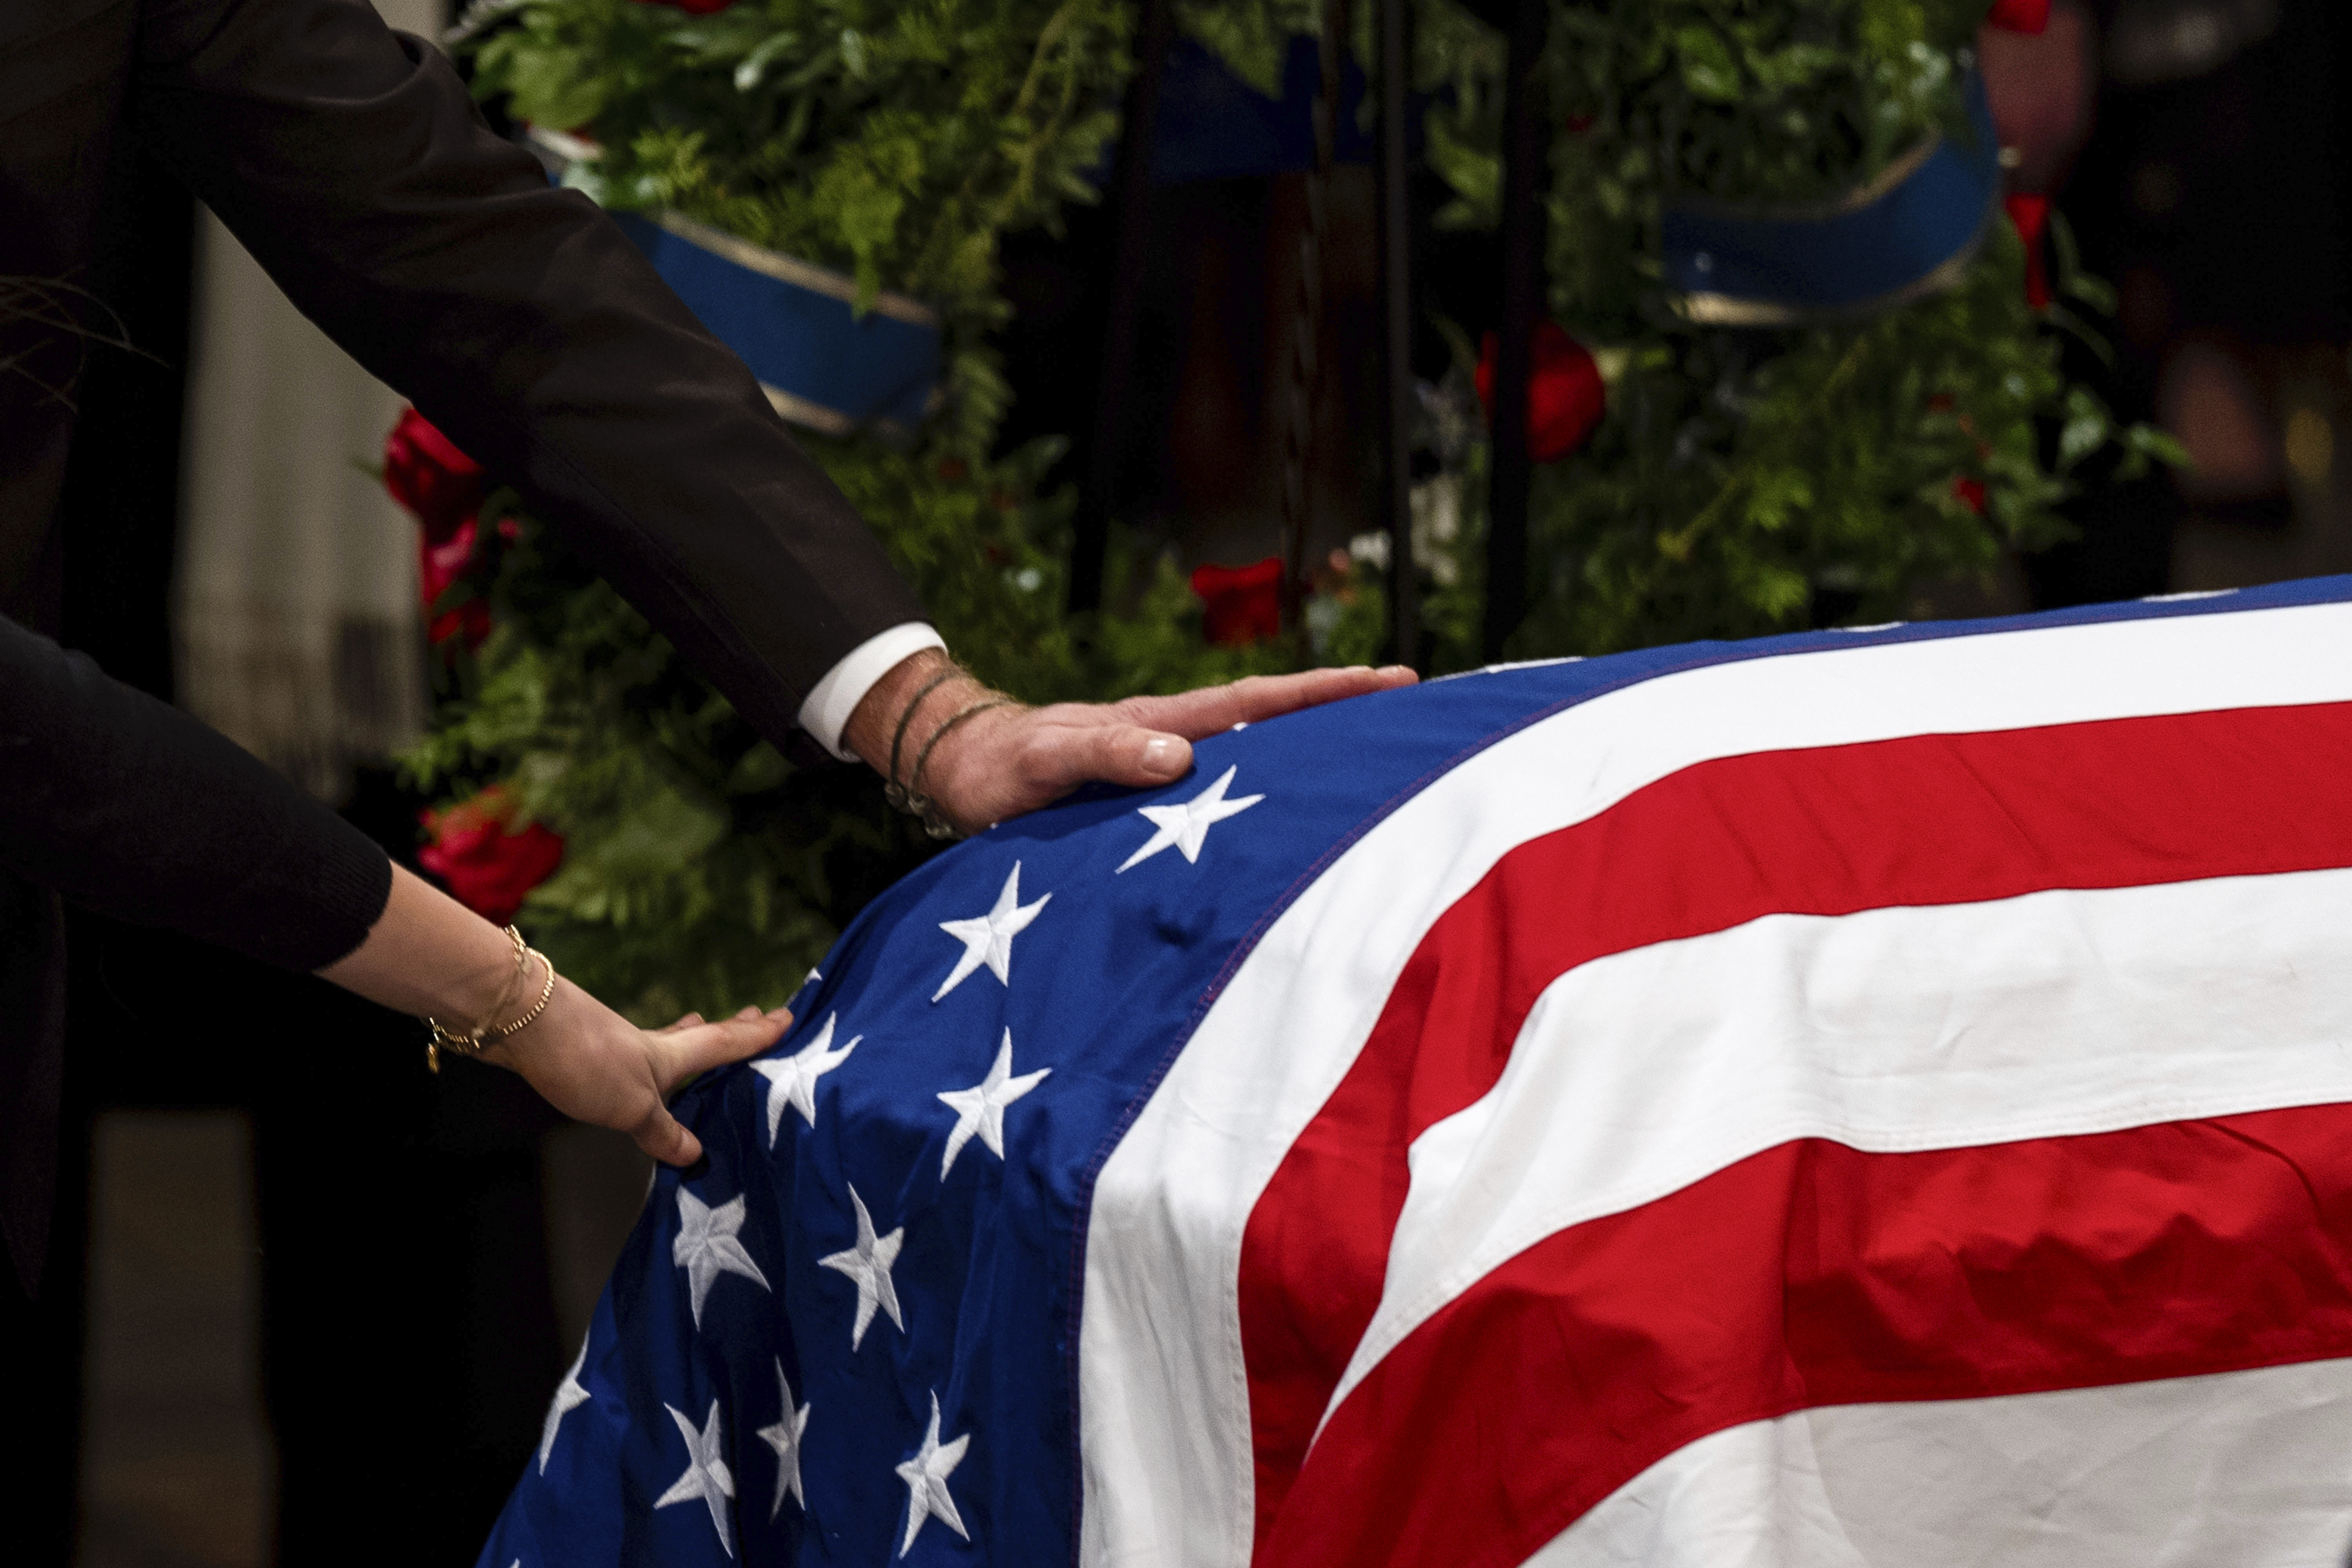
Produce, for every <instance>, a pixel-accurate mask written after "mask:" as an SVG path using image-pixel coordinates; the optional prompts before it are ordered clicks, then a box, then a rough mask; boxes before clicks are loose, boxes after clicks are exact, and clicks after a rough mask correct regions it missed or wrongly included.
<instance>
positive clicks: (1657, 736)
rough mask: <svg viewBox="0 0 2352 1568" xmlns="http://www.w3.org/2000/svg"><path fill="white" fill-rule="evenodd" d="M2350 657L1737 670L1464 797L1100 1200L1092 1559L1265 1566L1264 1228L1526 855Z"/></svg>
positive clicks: (1655, 693) (1376, 857) (2129, 632)
mask: <svg viewBox="0 0 2352 1568" xmlns="http://www.w3.org/2000/svg"><path fill="white" fill-rule="evenodd" d="M2347 649H2352V605H2333V604H2331V605H2309V606H2299V607H2295V608H2291V609H2273V610H2254V611H2239V612H2230V613H2220V614H2211V615H2200V616H2180V617H2169V618H2160V619H2149V620H2131V621H2113V622H2105V623H2097V624H2093V625H2085V626H2057V627H2037V628H2035V629H2032V630H2029V631H2020V632H2004V633H1999V634H1989V635H1982V636H1974V637H1949V638H1942V639H1934V640H1928V641H1922V642H1914V643H1893V644H1884V645H1878V646H1874V647H1838V648H1832V649H1829V650H1825V651H1822V652H1818V653H1808V654H1802V655H1796V656H1790V657H1784V658H1768V659H1751V660H1745V661H1740V662H1736V663H1731V664H1721V665H1711V666H1706V667H1704V668H1697V669H1693V670H1687V671H1685V672H1683V673H1680V674H1676V675H1671V676H1665V677H1662V678H1660V679H1654V680H1648V681H1643V682H1642V683H1640V684H1638V685H1636V686H1633V687H1629V688H1626V689H1622V690H1620V691H1615V692H1611V693H1609V694H1607V695H1605V696H1602V697H1599V698H1595V699H1593V700H1591V701H1589V702H1585V703H1582V704H1580V705H1579V706H1577V707H1575V708H1571V709H1570V710H1567V711H1565V712H1563V713H1560V714H1559V715H1557V716H1555V717H1553V718H1552V719H1549V720H1547V721H1544V722H1542V723H1540V724H1537V725H1534V726H1531V727H1530V728H1528V729H1527V730H1524V731H1520V732H1519V733H1517V734H1516V735H1513V736H1511V737H1510V738H1509V739H1507V740H1506V741H1503V742H1499V743H1498V744H1496V745H1495V746H1493V747H1490V748H1488V749H1487V750H1486V751H1485V752H1481V753H1480V754H1479V755H1477V756H1475V757H1473V758H1472V759H1470V761H1468V762H1467V763H1464V764H1463V765H1462V766H1460V767H1458V768H1456V769H1454V771H1453V772H1451V773H1447V774H1446V775H1445V776H1444V777H1443V778H1441V779H1439V780H1437V781H1436V782H1435V783H1434V784H1432V785H1431V786H1430V787H1429V788H1428V789H1426V790H1424V791H1423V792H1422V793H1421V794H1420V795H1417V796H1415V797H1414V798H1413V799H1412V800H1411V801H1409V802H1407V803H1406V804H1405V805H1403V806H1402V807H1400V808H1399V809H1398V810H1397V811H1396V812H1395V813H1394V814H1392V815H1391V816H1389V817H1388V818H1387V819H1386V820H1385V821H1383V822H1381V824H1379V825H1378V826H1375V827H1374V828H1373V829H1372V830H1371V831H1370V832H1369V833H1367V834H1366V835H1365V836H1364V837H1363V838H1362V839H1360V840H1359V841H1358V842H1357V844H1356V845H1355V846H1354V847H1351V848H1350V849H1349V851H1348V852H1347V853H1346V854H1345V855H1343V856H1341V857H1340V858H1339V860H1338V861H1337V862H1336V863H1335V864H1334V865H1333V866H1332V867H1331V868H1330V869H1328V871H1326V872H1325V873H1324V875H1323V876H1322V877H1321V878H1319V879H1318V880H1317V881H1316V882H1315V883H1314V884H1313V885H1312V886H1311V887H1309V888H1308V889H1306V891H1305V892H1304V893H1302V894H1301V895H1300V897H1299V898H1298V900H1297V902H1295V903H1294V904H1292V906H1291V907H1290V908H1289V910H1286V912H1285V913H1284V914H1283V916H1282V917H1281V918H1280V919H1279V920H1277V921H1276V922H1275V924H1274V926H1273V927H1272V929H1270V930H1269V931H1267V933H1266V934H1265V937H1264V939H1263V940H1261V941H1260V942H1259V943H1258V945H1257V947H1256V949H1255V951H1254V952H1252V953H1251V955H1250V956H1249V958H1248V959H1247V960H1246V961H1245V962H1244V964H1243V965H1242V967H1241V969H1240V970H1239V972H1238V973H1236V974H1235V975H1234V978H1233V980H1232V982H1231V983H1230V984H1228V985H1227V986H1226V988H1225V990H1224V992H1223V994H1222V995H1221V996H1220V997H1219V998H1218V1000H1217V1002H1216V1004H1215V1005H1214V1006H1213V1008H1212V1009H1211V1010H1210V1012H1209V1015H1208V1016H1207V1017H1206V1018H1204V1019H1203V1020H1202V1024H1201V1026H1200V1028H1199V1030H1198V1031H1197V1032H1196V1033H1195V1035H1194V1036H1193V1037H1192V1041H1191V1043H1190V1044H1189V1045H1188V1047H1186V1049H1185V1051H1184V1052H1183V1054H1182V1055H1181V1057H1180V1058H1178V1059H1177V1062H1176V1064H1175V1066H1174V1067H1173V1068H1171V1070H1170V1072H1169V1074H1168V1076H1167V1078H1166V1079H1163V1080H1162V1081H1161V1083H1160V1087H1159V1089H1157V1091H1156V1092H1155V1093H1154V1094H1153V1096H1152V1098H1151V1100H1150V1102H1149V1103H1148V1104H1147V1105H1146V1107H1145V1108H1144V1110H1143V1111H1142V1113H1141V1114H1140V1116H1139V1118H1138V1119H1137V1121H1136V1123H1135V1125H1134V1127H1133V1128H1132V1129H1131V1130H1130V1131H1129V1133H1128V1135H1127V1137H1126V1138H1125V1139H1124V1140H1123V1141H1122V1142H1121V1143H1120V1145H1119V1147H1118V1149H1117V1150H1116V1151H1114V1152H1113V1153H1112V1156H1111V1158H1110V1159H1109V1161H1108V1163H1106V1165H1105V1167H1104V1169H1103V1172H1102V1173H1101V1175H1100V1177H1099V1178H1098V1180H1097V1183H1096V1186H1095V1192H1094V1205H1093V1210H1092V1213H1091V1215H1090V1218H1089V1222H1088V1226H1087V1259H1086V1291H1085V1300H1084V1304H1083V1308H1082V1314H1081V1320H1080V1359H1079V1411H1080V1423H1081V1444H1082V1447H1083V1451H1084V1465H1085V1472H1086V1498H1085V1504H1084V1507H1085V1517H1084V1524H1083V1530H1082V1553H1083V1559H1084V1561H1085V1562H1086V1563H1088V1564H1097V1563H1120V1564H1129V1563H1133V1564H1145V1563H1149V1564H1154V1565H1159V1564H1167V1565H1171V1568H1173V1565H1176V1564H1185V1565H1192V1564H1202V1565H1207V1564H1236V1565H1237V1564H1243V1563H1247V1562H1248V1561H1249V1557H1250V1549H1251V1535H1252V1519H1253V1514H1254V1508H1255V1504H1254V1501H1253V1479H1252V1461H1251V1449H1250V1424H1249V1400H1248V1383H1247V1376H1246V1373H1245V1369H1244V1362H1243V1356H1242V1344H1241V1327H1240V1321H1239V1310H1238V1306H1237V1301H1236V1292H1237V1289H1238V1269H1239V1258H1240V1254H1241V1243H1242V1234H1243V1228H1244V1226H1245V1224H1246V1223H1247V1221H1248V1218H1249V1214H1250V1210H1251V1207H1252V1205H1255V1203H1256V1201H1257V1198H1258V1195H1259V1194H1260V1193H1262V1192H1263V1191H1264V1190H1265V1184H1266V1183H1267V1181H1268V1180H1269V1179H1270V1178H1271V1177H1272V1175H1273V1173H1274V1171H1275V1169H1276V1166H1277V1165H1278V1164H1279V1163H1281V1161H1282V1158H1283V1155H1284V1154H1285V1153H1286V1152H1287V1150H1288V1149H1289V1147H1290V1145H1291V1143H1292V1142H1293V1141H1294V1140H1296V1139H1297V1136H1298V1134H1299V1131H1301V1130H1302V1129H1303V1128H1304V1127H1305V1126H1306V1124H1307V1121H1308V1120H1309V1119H1310V1118H1312V1117H1313V1115H1314V1114H1315V1112H1316V1110H1318V1109H1319V1108H1320V1107H1321V1106H1322V1104H1323V1102H1324V1101H1325V1100H1328V1098H1329V1097H1330V1094H1331V1091H1332V1090H1333V1089H1335V1088H1336V1087H1337V1086H1338V1084H1339V1080H1340V1079H1341V1078H1342V1077H1343V1076H1344V1075H1345V1074H1346V1072H1347V1070H1348V1067H1349V1064H1350V1063H1351V1062H1352V1061H1353V1060H1354V1059H1355V1057H1356V1053H1357V1052H1358V1051H1359V1050H1360V1048H1361V1047H1362V1045H1363V1042H1364V1039H1365V1037H1366V1036H1367V1035H1368V1034H1369V1032H1370V1028H1371V1026H1372V1024H1373V1022H1374V1021H1375V1020H1376V1019H1377V1018H1378V1016H1379V1015H1380V1012H1381V1007H1382V1005H1384V1003H1385V1002H1386V1000H1387V997H1388V994H1389V991H1390V988H1391V986H1392V985H1393V984H1394V983H1395V981H1396V977H1397V975H1398V973H1399V972H1400V971H1401V970H1402V967H1403V965H1404V963H1405V962H1406V960H1407V959H1408V958H1410V957H1411V956H1412V952H1413V950H1414V947H1415V946H1416V945H1417V944H1418V943H1419V942H1420V941H1421V938H1422V936H1423V934H1424V933H1425V932H1426V931H1428V929H1429V927H1430V925H1431V923H1432V922H1433V921H1434V920H1435V919H1436V918H1437V917H1438V916H1439V915H1440V914H1441V913H1443V912H1444V910H1445V909H1446V908H1447V907H1448V906H1450V905H1451V904H1453V903H1454V901H1455V900H1458V899H1460V898H1461V897H1462V896H1463V895H1464V894H1465V893H1466V892H1468V891H1469V890H1470V889H1472V888H1473V887H1475V886H1476V884H1477V882H1478V881H1479V879H1481V878H1483V877H1484V876H1485V875H1486V873H1487V872H1488V871H1489V870H1490V869H1492V868H1493V867H1494V866H1495V864H1496V861H1497V860H1499V859H1500V858H1502V856H1503V855H1504V854H1506V853H1507V852H1508V851H1509V850H1510V849H1511V848H1513V847H1515V846H1517V845H1518V844H1520V843H1523V842H1525V841H1526V840H1528V839H1529V838H1532V837H1537V836H1538V835H1541V834H1545V833H1549V832H1554V831H1556V830H1558V829H1559V828H1562V827H1565V826H1570V824H1572V823H1576V822H1580V821H1584V820H1586V819H1588V818H1590V817H1591V816H1596V815H1598V814H1599V813H1601V812H1602V811H1605V810H1607V809H1608V808H1609V807H1610V806H1611V805H1615V804H1616V803H1617V802H1618V801H1621V800H1622V799H1623V798H1624V797H1625V796H1626V795H1630V794H1632V793H1633V791H1635V790H1637V789H1640V788H1641V787H1643V785H1646V784H1652V783H1654V782H1655V781H1656V780H1658V779H1660V778H1664V777H1665V776H1667V775H1668V774H1671V773H1676V772H1679V771H1680V770H1682V769H1684V768H1686V767H1689V766H1692V765H1694V764H1696V763H1702V762H1706V761H1709V760H1711V759H1714V758H1718V757H1727V756H1739V755H1745V754H1748V753H1751V752H1765V751H1780V750H1790V749H1795V748H1801V747H1812V746H1827V745H1840V744H1850V743H1856V742H1867V741H1877V740H1889V739H1894V738H1896V737H1899V736H1904V735H1913V734H1933V733H1965V732H1979V731H1994V730H2010V729H2020V728H2025V727H2030V726H2036V725H2048V724H2064V723H2077V722H2085V721H2096V720H2103V719H2119V718H2129V717H2135V716H2141V715H2152V714H2160V713H2189V712H2198V711H2202V710H2213V709H2228V708H2247V707H2283V706H2291V705H2295V704H2302V703H2314V702H2339V701H2345V700H2352V658H2347V657H2346V650H2347Z"/></svg>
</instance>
